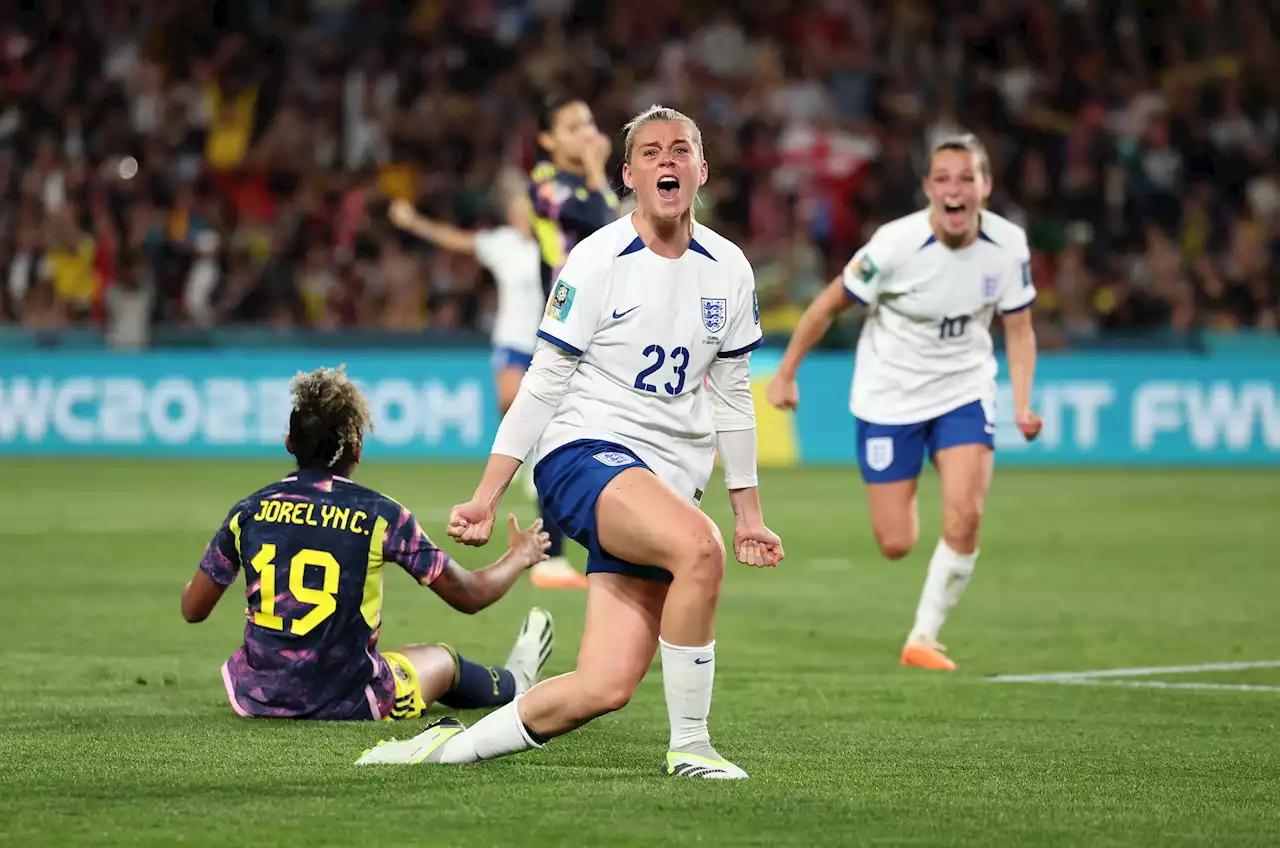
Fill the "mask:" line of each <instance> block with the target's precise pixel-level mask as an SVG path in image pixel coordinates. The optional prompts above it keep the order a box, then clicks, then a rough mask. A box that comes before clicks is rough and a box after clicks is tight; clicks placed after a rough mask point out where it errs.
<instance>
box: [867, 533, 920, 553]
mask: <svg viewBox="0 0 1280 848" xmlns="http://www.w3.org/2000/svg"><path fill="white" fill-rule="evenodd" d="M875 532H876V544H877V545H879V546H880V553H882V554H884V556H885V558H886V559H902V558H903V557H905V556H907V555H908V554H910V553H911V549H912V548H914V547H915V546H916V534H915V533H914V532H912V530H911V528H909V527H891V528H884V529H882V528H879V527H877V528H876V531H875Z"/></svg>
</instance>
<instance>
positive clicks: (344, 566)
mask: <svg viewBox="0 0 1280 848" xmlns="http://www.w3.org/2000/svg"><path fill="white" fill-rule="evenodd" d="M368 425H369V410H368V407H367V406H366V405H365V400H364V397H363V396H362V395H361V394H360V390H359V389H358V388H356V386H355V384H354V383H352V382H351V381H350V380H349V379H347V377H346V375H345V374H343V373H342V371H341V369H339V370H337V371H332V370H329V369H325V368H321V369H319V370H316V371H313V372H311V373H310V374H299V375H298V377H297V378H296V379H295V380H294V381H293V412H292V413H291V414H290V416H289V435H288V436H287V437H286V439H285V449H286V450H288V451H289V453H291V454H293V456H294V458H295V459H296V460H297V462H298V470H297V471H295V472H294V473H292V474H290V475H288V476H287V477H285V478H284V479H283V480H280V481H279V482H276V483H272V484H271V485H269V486H267V487H266V488H263V489H259V490H258V491H257V492H254V493H253V494H251V495H249V496H248V497H246V498H244V499H243V500H241V501H240V502H239V503H237V504H236V505H235V506H234V507H233V508H232V509H231V512H230V513H229V514H228V515H227V518H226V520H225V521H223V523H222V526H221V527H220V528H219V529H218V532H217V534H216V535H215V536H214V537H213V541H212V542H210V543H209V547H208V550H207V551H206V552H205V555H204V558H203V559H202V560H201V561H200V567H199V568H198V569H197V570H196V573H195V577H193V578H192V580H191V582H190V583H188V584H187V586H186V588H185V589H184V590H183V592H182V616H183V618H185V619H186V620H187V621H189V622H193V623H194V622H198V621H203V620H205V619H206V618H208V617H209V614H210V613H211V612H213V608H214V606H215V605H216V604H217V603H218V600H219V599H220V598H221V597H222V595H223V593H224V592H225V591H226V589H227V587H228V586H230V585H231V584H232V583H234V582H235V580H236V575H237V574H239V572H240V570H241V569H242V568H243V569H244V571H245V596H246V601H247V603H248V610H246V613H247V616H248V621H247V622H246V623H245V628H244V644H243V645H242V646H241V647H240V649H239V650H237V651H236V652H235V653H234V654H232V655H231V658H230V659H228V660H227V662H226V664H225V665H223V666H222V680H223V682H224V683H225V684H226V687H227V697H228V698H229V699H230V701H231V706H232V708H234V709H235V711H236V712H237V713H239V714H240V715H242V716H263V717H269V718H311V719H327V720H333V721H347V720H366V721H367V720H369V719H375V720H376V719H414V718H418V717H419V716H421V715H422V713H423V712H425V711H426V709H427V707H428V706H429V705H430V704H431V703H432V702H434V701H440V702H441V703H443V704H445V705H446V706H449V707H454V708H457V709H465V708H472V707H485V706H497V705H499V704H505V703H508V702H510V700H511V699H512V698H513V697H515V696H516V695H517V694H519V693H520V692H523V691H524V690H526V689H528V688H529V687H530V686H532V685H533V683H534V681H536V680H537V677H538V672H539V671H540V670H541V668H542V665H543V663H545V662H546V660H547V656H548V655H549V654H550V652H551V641H552V637H553V631H552V622H551V616H550V615H549V614H548V613H546V612H545V611H544V610H540V609H538V608H536V607H535V608H534V609H533V610H531V611H530V612H529V615H528V616H527V617H526V618H525V620H524V626H523V627H522V628H521V630H520V635H519V636H518V637H517V638H516V644H515V647H514V648H512V650H511V655H510V656H509V657H508V658H507V662H506V665H505V667H498V666H486V665H480V664H479V663H475V662H471V661H470V660H467V659H464V658H463V657H461V656H459V655H458V653H457V652H456V651H454V650H453V649H452V648H450V647H449V646H448V645H445V644H436V645H409V646H406V647H403V648H399V649H397V650H395V651H386V652H381V653H380V652H379V651H378V650H377V644H378V634H379V632H380V631H381V629H382V583H383V566H384V565H385V564H386V563H395V564H396V565H398V566H400V567H401V568H403V569H404V570H405V571H407V572H408V573H409V574H410V576H412V577H413V578H414V579H415V580H417V581H418V582H419V583H421V584H422V585H424V586H429V587H431V589H432V591H434V592H435V593H436V594H437V595H439V596H440V597H441V598H442V599H443V600H444V601H445V602H446V603H447V604H449V605H450V606H452V607H453V608H454V609H457V610H459V611H461V612H466V613H475V612H479V611H480V610H482V609H484V608H485V607H487V606H489V605H490V604H492V603H494V602H495V601H497V600H498V599H499V598H501V597H502V596H503V595H505V594H506V593H507V590H508V589H510V588H511V586H512V584H514V583H515V581H516V579H517V578H518V577H519V576H520V574H521V572H523V571H524V570H525V569H526V568H528V567H529V566H531V565H533V564H534V563H535V562H538V561H540V560H541V559H543V558H544V557H545V556H546V553H545V550H546V546H547V543H548V540H547V536H546V534H545V533H542V532H541V527H539V526H538V524H537V522H535V523H534V525H533V527H531V528H529V529H528V530H524V531H521V530H519V529H518V528H517V527H516V523H515V518H514V517H512V518H511V519H510V542H509V545H508V549H507V552H506V554H504V555H503V557H502V558H501V559H499V560H498V561H497V562H495V563H494V564H493V565H491V566H489V567H488V568H484V569H481V570H480V571H477V572H475V573H472V572H470V571H467V570H466V569H465V568H462V567H461V566H459V565H458V564H456V563H455V562H453V561H452V560H451V559H449V557H448V556H447V555H446V554H445V553H444V551H442V550H440V549H439V548H437V547H436V546H435V545H433V544H432V543H431V540H430V539H428V538H427V535H426V534H425V533H423V532H422V528H421V527H420V526H419V525H418V521H417V519H415V518H414V517H413V514H412V513H411V512H409V510H407V509H405V508H404V507H402V506H400V504H398V503H396V502H395V501H393V500H391V499H390V498H388V497H386V496H384V495H381V494H379V493H377V492H375V491H373V490H372V489H366V488H365V487H364V486H361V485H359V484H358V483H355V482H353V481H352V480H351V475H352V473H353V472H354V471H355V469H356V466H357V465H358V464H359V463H360V453H361V448H362V446H363V444H364V431H365V429H366V428H367V427H368Z"/></svg>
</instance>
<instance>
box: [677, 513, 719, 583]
mask: <svg viewBox="0 0 1280 848" xmlns="http://www.w3.org/2000/svg"><path fill="white" fill-rule="evenodd" d="M681 559H682V560H683V562H681V563H680V565H679V569H680V571H681V572H682V573H684V574H687V575H688V576H689V577H691V578H692V579H694V580H696V581H697V582H699V583H703V584H706V585H707V586H708V587H710V588H711V589H712V590H713V591H719V587H720V582H721V581H722V580H723V579H724V565H725V552H724V539H723V538H722V537H721V536H720V529H719V528H718V527H716V525H715V524H714V523H712V521H711V520H710V519H707V520H705V521H704V522H702V526H701V527H699V528H698V529H697V531H696V532H695V533H694V534H693V538H692V539H691V540H690V541H689V543H688V544H687V545H686V546H685V547H684V550H683V551H682V552H681Z"/></svg>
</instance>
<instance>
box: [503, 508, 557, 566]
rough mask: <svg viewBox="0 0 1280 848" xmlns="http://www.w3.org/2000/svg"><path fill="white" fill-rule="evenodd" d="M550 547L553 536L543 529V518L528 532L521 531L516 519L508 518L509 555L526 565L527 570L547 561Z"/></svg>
mask: <svg viewBox="0 0 1280 848" xmlns="http://www.w3.org/2000/svg"><path fill="white" fill-rule="evenodd" d="M550 547H551V536H550V535H549V534H548V533H547V531H545V530H543V529H542V519H541V518H539V519H538V520H537V521H535V522H533V524H531V525H530V526H529V529H528V530H521V529H520V525H519V524H517V523H516V517H515V516H514V515H508V516H507V553H509V554H510V555H511V556H513V557H515V558H516V559H518V560H520V561H521V562H522V563H524V565H525V567H526V568H527V567H529V566H532V565H537V564H538V563H540V562H542V561H543V560H545V559H546V558H547V549H548V548H550Z"/></svg>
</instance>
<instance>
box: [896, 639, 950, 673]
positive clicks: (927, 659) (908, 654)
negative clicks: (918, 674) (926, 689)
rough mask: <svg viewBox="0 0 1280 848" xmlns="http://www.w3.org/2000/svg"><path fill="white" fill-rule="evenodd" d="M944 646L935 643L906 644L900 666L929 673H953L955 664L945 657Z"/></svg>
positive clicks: (918, 642)
mask: <svg viewBox="0 0 1280 848" xmlns="http://www.w3.org/2000/svg"><path fill="white" fill-rule="evenodd" d="M946 650H947V649H946V646H945V645H939V644H938V643H937V642H933V643H929V642H924V641H920V640H917V641H913V642H908V643H907V644H906V645H904V646H903V648H902V664H903V665H904V666H914V667H916V668H927V669H929V670H930V671H955V670H956V664H955V663H954V662H953V661H952V660H951V659H950V658H949V657H948V656H947V655H946V653H945V651H946Z"/></svg>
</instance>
